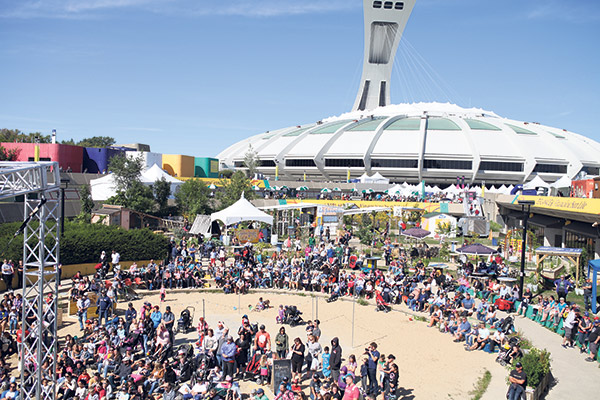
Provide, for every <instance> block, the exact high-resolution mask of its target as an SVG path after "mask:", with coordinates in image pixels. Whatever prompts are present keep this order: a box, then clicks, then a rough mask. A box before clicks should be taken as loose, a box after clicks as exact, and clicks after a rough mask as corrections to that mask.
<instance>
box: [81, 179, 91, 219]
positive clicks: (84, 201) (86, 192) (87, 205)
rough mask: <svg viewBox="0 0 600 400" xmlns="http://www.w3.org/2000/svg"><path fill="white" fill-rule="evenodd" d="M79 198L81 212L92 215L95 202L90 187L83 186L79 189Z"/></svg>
mask: <svg viewBox="0 0 600 400" xmlns="http://www.w3.org/2000/svg"><path fill="white" fill-rule="evenodd" d="M79 198H80V199H81V200H80V201H81V212H82V213H84V214H91V213H92V211H93V210H94V201H93V200H92V192H91V190H90V185H83V186H81V188H79Z"/></svg>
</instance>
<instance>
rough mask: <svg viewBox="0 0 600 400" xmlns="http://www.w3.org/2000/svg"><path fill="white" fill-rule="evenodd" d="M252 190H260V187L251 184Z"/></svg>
mask: <svg viewBox="0 0 600 400" xmlns="http://www.w3.org/2000/svg"><path fill="white" fill-rule="evenodd" d="M252 190H260V187H259V186H258V185H252Z"/></svg>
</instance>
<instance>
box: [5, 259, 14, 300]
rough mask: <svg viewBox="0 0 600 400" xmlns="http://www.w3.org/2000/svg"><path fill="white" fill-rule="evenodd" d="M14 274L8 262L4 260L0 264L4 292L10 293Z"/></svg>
mask: <svg viewBox="0 0 600 400" xmlns="http://www.w3.org/2000/svg"><path fill="white" fill-rule="evenodd" d="M14 274H15V269H14V267H13V266H12V264H11V263H10V262H8V261H7V260H4V262H3V263H2V280H3V281H4V284H5V285H6V290H7V291H10V292H12V280H13V276H14Z"/></svg>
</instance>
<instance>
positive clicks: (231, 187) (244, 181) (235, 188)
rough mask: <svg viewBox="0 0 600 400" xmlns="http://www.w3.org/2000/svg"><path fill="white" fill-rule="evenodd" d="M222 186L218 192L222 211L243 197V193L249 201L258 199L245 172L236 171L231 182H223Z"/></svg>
mask: <svg viewBox="0 0 600 400" xmlns="http://www.w3.org/2000/svg"><path fill="white" fill-rule="evenodd" d="M220 186H221V187H220V190H219V191H218V192H217V200H218V201H219V209H220V210H222V209H224V208H227V207H229V206H230V205H232V204H233V203H235V202H236V201H238V200H239V199H240V197H242V193H243V194H244V197H245V198H247V199H248V200H252V199H254V198H255V197H256V193H254V190H252V181H251V180H250V179H248V177H247V176H246V174H244V172H243V171H235V173H234V174H233V175H232V176H231V179H230V180H221V183H220Z"/></svg>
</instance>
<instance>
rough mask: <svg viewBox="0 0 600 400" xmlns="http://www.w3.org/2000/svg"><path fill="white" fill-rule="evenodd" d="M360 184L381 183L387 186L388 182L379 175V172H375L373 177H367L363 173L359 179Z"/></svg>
mask: <svg viewBox="0 0 600 400" xmlns="http://www.w3.org/2000/svg"><path fill="white" fill-rule="evenodd" d="M359 181H360V183H383V184H389V183H390V180H389V179H388V178H386V177H384V176H383V175H381V174H380V173H379V172H376V173H375V174H374V175H372V176H369V175H367V173H366V172H365V173H364V174H362V175H361V177H360V178H359Z"/></svg>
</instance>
